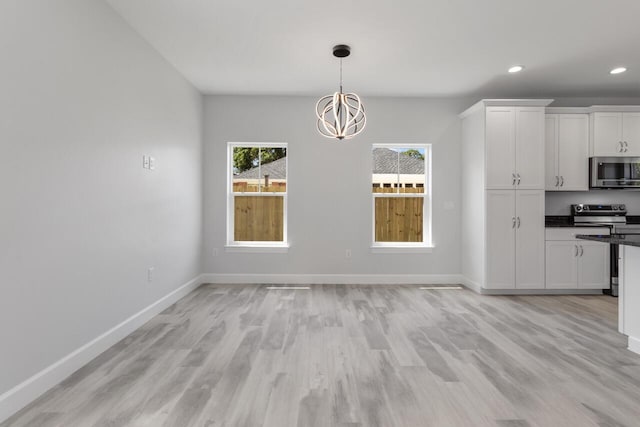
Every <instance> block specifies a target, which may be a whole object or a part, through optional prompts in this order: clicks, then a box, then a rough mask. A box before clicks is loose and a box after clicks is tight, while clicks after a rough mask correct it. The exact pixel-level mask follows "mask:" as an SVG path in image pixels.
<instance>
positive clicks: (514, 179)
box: [511, 173, 516, 185]
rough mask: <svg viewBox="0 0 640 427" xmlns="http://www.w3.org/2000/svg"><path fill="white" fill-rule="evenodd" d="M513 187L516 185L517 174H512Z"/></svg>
mask: <svg viewBox="0 0 640 427" xmlns="http://www.w3.org/2000/svg"><path fill="white" fill-rule="evenodd" d="M511 185H516V174H515V173H512V174H511Z"/></svg>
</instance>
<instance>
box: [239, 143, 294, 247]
mask: <svg viewBox="0 0 640 427" xmlns="http://www.w3.org/2000/svg"><path fill="white" fill-rule="evenodd" d="M227 162H228V168H229V187H228V202H227V204H228V213H227V218H228V222H227V223H228V227H227V241H228V245H229V246H253V247H261V246H262V247H271V246H274V247H286V242H287V144H285V143H229V152H228V161H227Z"/></svg>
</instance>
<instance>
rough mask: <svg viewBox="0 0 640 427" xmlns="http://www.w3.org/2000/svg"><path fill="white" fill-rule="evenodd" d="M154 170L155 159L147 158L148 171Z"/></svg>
mask: <svg viewBox="0 0 640 427" xmlns="http://www.w3.org/2000/svg"><path fill="white" fill-rule="evenodd" d="M155 168H156V158H155V157H149V169H151V170H155Z"/></svg>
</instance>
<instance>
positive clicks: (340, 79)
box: [340, 58, 342, 93]
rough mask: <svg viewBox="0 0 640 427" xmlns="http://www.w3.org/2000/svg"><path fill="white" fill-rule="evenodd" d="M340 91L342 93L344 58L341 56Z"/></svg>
mask: <svg viewBox="0 0 640 427" xmlns="http://www.w3.org/2000/svg"><path fill="white" fill-rule="evenodd" d="M340 93H342V58H340Z"/></svg>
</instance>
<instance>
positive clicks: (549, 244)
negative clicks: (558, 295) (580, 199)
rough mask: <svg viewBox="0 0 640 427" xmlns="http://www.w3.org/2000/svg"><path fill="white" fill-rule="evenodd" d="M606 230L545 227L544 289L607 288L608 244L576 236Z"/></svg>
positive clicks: (607, 232) (603, 232)
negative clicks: (580, 238)
mask: <svg viewBox="0 0 640 427" xmlns="http://www.w3.org/2000/svg"><path fill="white" fill-rule="evenodd" d="M576 234H609V230H608V229H602V230H601V229H593V228H590V229H586V230H585V229H573V228H572V229H547V239H546V273H545V276H546V277H545V283H546V288H547V289H609V288H610V287H611V283H610V277H609V276H610V275H609V271H610V270H609V268H610V257H609V253H610V250H609V245H607V244H605V243H599V242H591V241H588V240H579V239H576V238H575V235H576Z"/></svg>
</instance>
